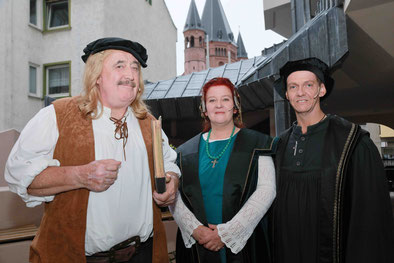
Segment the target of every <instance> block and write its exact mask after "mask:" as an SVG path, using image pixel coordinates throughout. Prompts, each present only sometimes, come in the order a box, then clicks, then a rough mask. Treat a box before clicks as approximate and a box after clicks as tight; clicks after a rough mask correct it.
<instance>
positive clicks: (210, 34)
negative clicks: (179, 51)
mask: <svg viewBox="0 0 394 263" xmlns="http://www.w3.org/2000/svg"><path fill="white" fill-rule="evenodd" d="M183 35H184V37H185V73H184V74H190V73H192V72H198V71H202V70H204V69H206V68H207V67H206V63H207V59H206V55H207V46H208V48H209V51H208V54H209V67H211V68H215V67H219V66H222V65H224V64H227V63H233V62H236V61H239V60H241V59H247V58H248V55H247V53H246V50H245V47H244V44H243V41H242V38H241V35H240V34H239V35H238V41H237V43H235V41H234V35H233V33H232V31H231V28H230V25H229V23H228V21H227V18H226V15H225V13H224V10H223V7H222V4H221V3H220V0H206V2H205V6H204V10H203V14H202V18H201V20H200V17H199V15H198V11H197V7H196V4H195V2H194V0H192V1H191V4H190V8H189V12H188V15H187V19H186V24H185V27H184V29H183ZM206 40H208V43H209V44H208V45H207V44H206Z"/></svg>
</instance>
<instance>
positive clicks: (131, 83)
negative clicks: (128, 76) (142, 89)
mask: <svg viewBox="0 0 394 263" xmlns="http://www.w3.org/2000/svg"><path fill="white" fill-rule="evenodd" d="M118 85H126V86H130V87H132V88H135V87H136V86H137V84H135V82H134V81H131V80H120V81H119V82H118Z"/></svg>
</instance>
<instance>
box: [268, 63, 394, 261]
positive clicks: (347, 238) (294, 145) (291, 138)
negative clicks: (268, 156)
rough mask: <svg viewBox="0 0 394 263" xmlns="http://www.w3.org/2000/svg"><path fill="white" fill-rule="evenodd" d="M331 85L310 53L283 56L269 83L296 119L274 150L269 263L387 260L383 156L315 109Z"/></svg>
mask: <svg viewBox="0 0 394 263" xmlns="http://www.w3.org/2000/svg"><path fill="white" fill-rule="evenodd" d="M333 84H334V80H333V79H332V78H331V77H330V75H329V69H328V66H327V65H326V64H325V63H323V62H322V61H320V60H319V59H317V58H309V59H303V60H298V61H291V62H288V63H287V64H285V65H284V66H283V67H282V68H281V69H280V79H279V80H278V81H276V83H275V88H276V89H277V91H278V92H279V93H280V94H281V95H282V96H283V97H286V99H287V100H288V101H289V103H290V104H291V106H292V107H293V109H294V111H295V115H296V118H297V121H296V122H295V123H294V124H293V126H292V127H290V129H288V130H287V131H285V132H284V133H283V134H282V135H281V136H280V138H281V141H280V144H279V145H278V151H277V155H276V171H277V180H276V181H277V197H276V201H275V204H274V217H273V218H274V219H273V226H274V227H273V241H274V258H275V262H279V263H285V262H286V263H287V262H292V263H294V262H295V263H297V262H299V263H309V262H310V263H312V262H313V263H315V262H337V263H339V262H392V260H393V258H394V255H393V251H394V250H393V247H394V241H393V238H394V226H393V216H392V211H391V205H390V198H389V194H388V188H387V183H386V179H385V175H384V170H383V165H382V160H381V158H380V155H379V153H378V151H377V149H376V147H375V145H374V143H373V142H372V141H371V139H370V138H369V136H368V133H367V132H366V131H363V130H362V129H361V128H360V127H359V126H358V125H355V124H353V123H350V122H348V121H346V120H344V119H342V118H340V117H338V116H335V115H329V114H325V113H324V112H323V111H322V109H321V108H320V100H321V99H323V98H325V97H327V95H328V94H329V93H330V92H331V90H332V88H333Z"/></svg>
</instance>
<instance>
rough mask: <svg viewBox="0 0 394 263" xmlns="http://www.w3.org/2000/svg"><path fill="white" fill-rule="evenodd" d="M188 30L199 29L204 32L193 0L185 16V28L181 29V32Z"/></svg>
mask: <svg viewBox="0 0 394 263" xmlns="http://www.w3.org/2000/svg"><path fill="white" fill-rule="evenodd" d="M190 29H200V30H204V29H203V28H202V25H201V20H200V16H199V15H198V11H197V7H196V3H195V2H194V0H192V1H191V3H190V7H189V12H188V14H187V18H186V23H185V27H184V28H183V32H185V31H187V30H190Z"/></svg>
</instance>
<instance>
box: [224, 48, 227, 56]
mask: <svg viewBox="0 0 394 263" xmlns="http://www.w3.org/2000/svg"><path fill="white" fill-rule="evenodd" d="M224 56H225V57H227V49H224Z"/></svg>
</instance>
